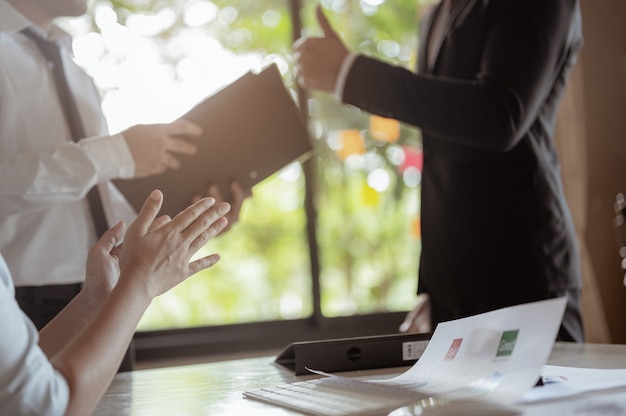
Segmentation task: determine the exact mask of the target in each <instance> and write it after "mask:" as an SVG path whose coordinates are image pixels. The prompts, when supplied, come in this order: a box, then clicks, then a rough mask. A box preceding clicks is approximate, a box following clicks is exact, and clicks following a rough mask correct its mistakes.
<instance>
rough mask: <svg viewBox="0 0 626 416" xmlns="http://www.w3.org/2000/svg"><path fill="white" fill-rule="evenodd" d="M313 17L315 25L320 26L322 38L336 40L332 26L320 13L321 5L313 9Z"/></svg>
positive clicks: (321, 12) (322, 13)
mask: <svg viewBox="0 0 626 416" xmlns="http://www.w3.org/2000/svg"><path fill="white" fill-rule="evenodd" d="M315 16H316V17H317V23H318V24H319V25H320V27H321V28H322V31H323V32H324V36H325V37H327V38H337V33H335V31H334V30H333V28H332V26H331V25H330V22H329V21H328V19H327V18H326V15H325V14H324V12H323V11H322V6H321V5H318V6H317V7H316V8H315Z"/></svg>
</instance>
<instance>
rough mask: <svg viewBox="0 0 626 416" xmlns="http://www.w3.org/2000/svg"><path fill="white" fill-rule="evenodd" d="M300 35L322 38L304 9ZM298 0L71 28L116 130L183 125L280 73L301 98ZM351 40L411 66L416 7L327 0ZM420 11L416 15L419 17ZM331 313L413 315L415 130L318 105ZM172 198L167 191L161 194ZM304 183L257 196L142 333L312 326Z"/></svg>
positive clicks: (181, 1)
mask: <svg viewBox="0 0 626 416" xmlns="http://www.w3.org/2000/svg"><path fill="white" fill-rule="evenodd" d="M300 3H302V7H303V11H302V13H301V15H302V17H303V25H304V28H303V34H305V35H307V34H308V35H316V34H317V35H319V27H318V25H317V22H316V21H315V17H314V16H315V14H314V10H313V8H314V6H315V5H316V4H317V2H304V1H303V2H300ZM296 4H298V2H296V1H288V0H284V1H279V0H243V1H237V2H232V1H225V0H224V1H218V0H214V1H205V0H193V1H192V0H176V1H168V2H163V1H156V0H141V1H140V0H122V1H119V0H118V1H113V2H109V1H107V2H104V1H93V2H92V3H90V11H89V13H88V14H87V15H86V16H84V17H82V18H78V19H71V20H67V21H65V22H64V24H65V25H66V27H67V28H68V30H69V31H70V32H72V33H73V34H74V35H75V41H74V48H75V54H76V59H77V61H78V62H79V63H80V64H81V65H82V66H83V67H85V69H86V70H87V71H88V72H89V73H90V74H91V75H93V76H94V79H95V81H96V84H97V86H98V88H99V89H100V91H101V94H102V98H103V109H104V111H105V114H106V116H107V119H108V121H109V127H110V130H111V132H118V131H121V130H123V129H124V128H126V127H129V126H131V125H133V124H137V123H157V122H166V121H171V120H173V119H175V118H176V117H178V116H180V115H181V114H184V113H185V112H186V111H187V110H188V109H189V108H191V107H192V106H193V105H194V104H195V103H197V102H199V101H201V100H202V99H204V98H205V97H206V96H208V95H210V94H213V93H215V92H216V91H218V90H219V89H220V88H223V87H224V86H226V85H228V84H229V83H231V82H233V81H234V80H235V79H237V78H238V77H239V76H241V75H243V74H244V73H245V72H247V71H249V70H254V71H259V70H261V69H263V68H264V67H265V66H266V65H268V64H269V63H274V62H275V63H277V64H278V66H279V68H280V70H281V73H282V74H283V77H284V81H285V84H286V86H287V87H288V88H289V89H290V90H291V92H292V93H293V95H294V98H296V95H297V89H296V85H295V79H294V78H295V77H294V69H293V56H292V52H291V51H292V39H293V38H292V36H293V34H292V21H291V12H292V6H294V5H296ZM322 4H323V5H324V7H325V8H326V10H327V13H328V15H329V18H330V19H331V22H332V23H333V24H334V25H335V27H336V28H337V29H338V30H339V31H340V33H341V36H342V38H344V40H345V41H346V44H347V45H348V46H349V47H350V48H351V49H352V50H356V51H359V52H363V53H367V54H370V55H374V56H378V57H381V58H383V59H385V60H389V61H392V62H394V63H396V64H398V65H403V66H407V67H408V66H411V65H412V62H413V61H414V58H415V57H414V50H415V43H416V33H417V26H416V24H415V21H416V13H417V11H416V9H417V10H421V8H420V7H419V6H420V4H421V2H416V1H415V0H394V2H391V1H384V0H380V1H367V0H362V1H355V0H343V1H339V0H335V1H322ZM416 6H417V7H416ZM307 104H308V109H309V111H310V116H311V117H310V131H311V139H312V141H313V142H314V146H315V156H314V158H313V159H312V162H311V163H312V164H313V167H314V169H313V176H312V177H311V178H309V179H310V180H312V181H313V184H314V186H313V188H312V189H314V192H315V195H314V205H315V207H316V208H317V210H318V213H319V218H318V222H317V226H318V227H317V230H316V231H317V232H316V237H317V239H318V243H319V252H318V253H319V257H320V258H319V262H320V267H321V271H320V273H321V276H320V279H321V280H320V282H321V293H322V296H321V302H322V305H321V310H322V313H323V314H324V315H326V316H329V317H333V316H344V315H350V314H366V313H371V312H378V311H397V310H406V309H408V308H411V307H412V306H413V303H414V299H415V290H416V285H417V265H418V261H419V198H418V191H419V185H420V169H421V148H420V136H419V132H418V131H417V130H416V129H413V128H410V127H408V126H404V125H401V124H398V123H397V122H395V121H393V120H387V119H382V118H379V117H373V116H372V115H370V114H368V113H365V112H362V111H359V110H357V109H355V108H353V107H350V106H345V105H341V104H339V103H336V102H335V101H334V100H333V98H332V97H331V96H329V95H327V94H318V93H311V94H310V95H309V97H308V101H307ZM165 197H166V198H167V195H166V196H165ZM304 203H305V175H304V171H303V169H302V167H301V166H300V165H299V164H297V163H294V164H292V165H290V166H288V167H286V168H285V169H283V170H282V171H280V172H278V173H277V174H275V175H273V176H272V177H271V178H269V179H267V180H265V181H264V182H262V183H261V184H260V185H258V186H257V187H255V188H254V196H253V197H252V198H251V199H250V200H248V201H247V202H246V203H245V205H244V209H243V211H242V214H241V218H240V221H239V222H238V223H237V224H236V225H235V226H234V228H233V229H232V230H230V231H228V232H227V233H225V234H224V235H223V236H220V237H218V238H216V239H214V240H212V241H210V242H209V244H207V246H206V247H205V248H204V249H203V251H202V252H201V253H199V255H202V254H207V253H212V252H219V253H220V255H221V256H222V260H221V261H220V262H219V263H218V264H217V265H216V266H214V267H213V268H211V269H209V270H207V271H204V272H200V273H198V274H197V275H196V276H193V277H192V278H190V279H189V280H188V281H187V282H185V283H183V284H182V285H180V286H179V287H177V288H175V289H174V290H172V291H171V292H169V293H167V294H165V295H162V296H160V297H159V298H157V299H155V301H154V302H153V304H152V305H151V306H150V308H149V310H148V311H147V313H146V315H145V316H144V318H143V319H142V321H141V323H140V327H139V329H140V330H151V329H168V328H180V327H193V326H206V325H223V324H231V323H243V322H257V321H273V320H284V319H296V318H303V317H308V316H310V315H311V314H312V311H313V310H314V308H315V306H314V305H313V298H314V297H313V296H312V287H313V286H314V285H313V281H312V275H311V265H310V251H309V250H310V248H309V246H308V242H307V235H306V225H307V218H306V213H305V210H304Z"/></svg>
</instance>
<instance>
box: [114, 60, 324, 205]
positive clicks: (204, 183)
mask: <svg viewBox="0 0 626 416" xmlns="http://www.w3.org/2000/svg"><path fill="white" fill-rule="evenodd" d="M181 118H186V119H189V120H191V121H193V122H195V123H197V124H199V125H201V126H202V129H203V133H202V135H201V136H200V137H197V138H193V139H190V140H192V141H194V142H195V143H197V145H198V151H197V152H196V154H195V155H192V156H187V155H177V157H178V158H179V160H180V161H181V167H180V168H179V169H178V170H168V171H167V172H164V173H162V174H159V175H155V176H151V177H148V178H137V179H118V180H115V181H114V183H115V185H116V186H117V187H118V189H120V191H121V192H122V193H123V194H124V196H125V197H126V199H127V200H128V201H129V202H130V203H131V204H132V205H133V207H134V208H135V209H136V210H139V209H140V208H141V206H142V204H143V202H144V200H145V199H146V197H147V196H148V195H149V194H150V192H151V191H152V190H154V189H160V190H161V191H162V192H163V194H164V201H163V207H162V208H161V214H168V215H170V216H172V217H173V216H175V215H176V214H178V213H179V212H180V211H181V210H183V209H184V208H186V207H187V206H189V205H190V204H191V201H192V198H193V197H194V196H195V195H200V196H205V195H206V194H207V189H208V187H209V186H210V185H212V184H215V185H217V186H218V187H219V189H220V192H221V194H222V196H223V197H224V199H225V200H227V201H228V200H230V199H231V192H230V183H231V182H232V181H233V180H236V181H237V182H239V184H240V185H241V186H242V187H243V188H244V189H252V187H253V186H254V185H256V184H257V183H259V182H261V181H262V180H264V179H266V178H267V177H269V176H270V175H272V174H274V173H276V172H278V171H279V170H281V169H282V168H284V167H286V166H287V165H289V164H291V163H292V162H295V161H303V160H304V159H306V157H308V156H309V155H310V154H311V152H312V146H311V142H310V140H309V135H308V129H307V126H306V123H305V121H304V117H303V116H302V113H301V111H300V109H299V108H298V107H297V106H296V104H295V102H294V100H293V98H292V97H291V95H290V94H289V92H288V91H287V89H286V88H285V85H284V84H283V80H282V77H281V75H280V72H279V70H278V67H277V66H276V64H271V65H270V66H268V67H266V68H265V69H264V70H263V71H261V72H259V73H258V74H257V73H253V72H248V73H246V74H245V75H243V76H242V77H240V78H239V79H237V80H236V81H234V82H233V83H231V84H230V85H228V86H227V87H225V88H223V89H222V90H220V91H219V92H217V93H215V94H213V95H211V96H209V97H208V98H206V99H205V100H203V101H202V102H200V103H199V104H197V105H196V106H194V107H193V108H192V109H191V110H190V111H189V112H187V113H186V114H184V115H183V116H182V117H181Z"/></svg>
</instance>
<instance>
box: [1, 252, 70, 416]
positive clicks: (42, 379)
mask: <svg viewBox="0 0 626 416" xmlns="http://www.w3.org/2000/svg"><path fill="white" fill-rule="evenodd" d="M13 293H14V291H13V284H12V283H11V277H10V275H9V271H8V268H7V266H6V263H5V262H4V259H3V258H2V257H1V256H0V316H2V319H0V332H1V333H2V337H0V414H2V415H61V414H64V413H65V410H66V409H67V405H68V402H69V387H68V385H67V381H66V380H65V378H64V377H63V376H62V375H61V374H60V373H59V372H58V371H57V370H55V369H54V367H53V366H52V364H51V363H50V361H49V360H48V358H47V357H46V355H45V354H44V353H43V351H42V350H41V348H39V345H38V342H39V335H38V332H37V330H36V329H35V326H34V325H33V324H32V322H31V321H30V320H29V319H28V318H27V317H26V315H24V313H23V312H22V311H21V309H20V308H19V306H18V304H17V302H16V301H15V298H14V295H13Z"/></svg>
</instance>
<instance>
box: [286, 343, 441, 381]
mask: <svg viewBox="0 0 626 416" xmlns="http://www.w3.org/2000/svg"><path fill="white" fill-rule="evenodd" d="M430 338H431V334H391V335H375V336H367V337H353V338H338V339H330V340H320V341H303V342H294V343H291V344H289V345H288V346H287V347H286V348H285V349H284V350H283V351H282V352H281V353H280V354H279V355H278V356H277V357H276V359H275V360H274V362H275V363H276V364H278V365H280V366H282V367H284V368H286V369H287V370H289V371H291V372H293V373H295V375H297V376H298V375H303V374H310V372H309V371H308V370H307V368H310V369H313V370H319V371H326V372H339V371H356V370H369V369H374V368H390V367H403V366H407V365H413V364H415V362H417V360H418V359H419V357H420V356H421V354H422V352H423V351H424V350H425V349H426V346H427V345H428V342H429V341H430Z"/></svg>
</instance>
